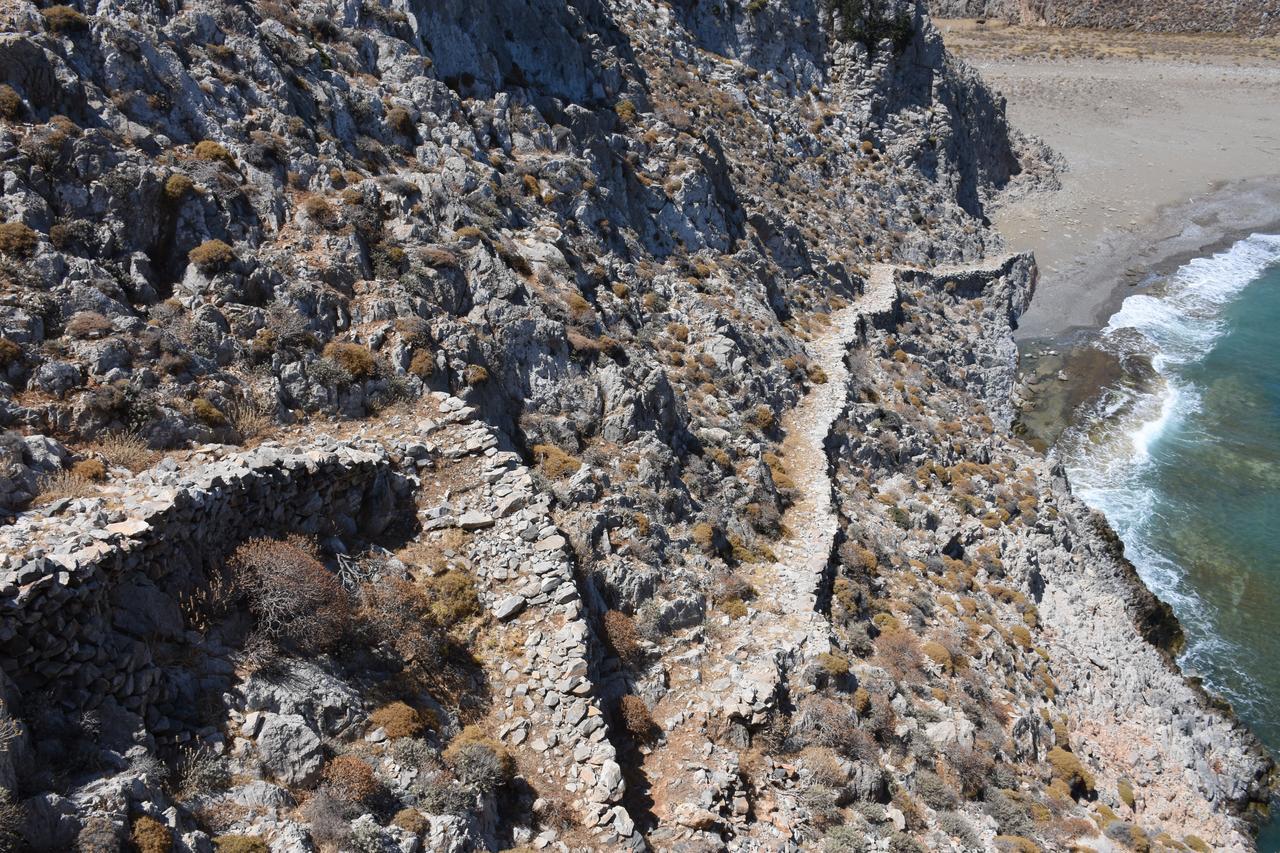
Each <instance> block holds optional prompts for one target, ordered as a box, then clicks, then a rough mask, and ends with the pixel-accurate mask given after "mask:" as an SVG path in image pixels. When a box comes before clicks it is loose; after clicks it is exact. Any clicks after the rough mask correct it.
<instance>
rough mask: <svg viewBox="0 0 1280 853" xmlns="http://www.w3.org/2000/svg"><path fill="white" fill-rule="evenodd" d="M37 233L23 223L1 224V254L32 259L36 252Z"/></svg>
mask: <svg viewBox="0 0 1280 853" xmlns="http://www.w3.org/2000/svg"><path fill="white" fill-rule="evenodd" d="M37 244H38V239H37V237H36V232H35V231H33V230H32V229H31V228H29V227H28V226H27V225H26V223H23V222H5V223H4V224H0V252H4V253H5V254H6V255H10V256H11V257H15V258H26V257H30V256H31V254H32V253H33V252H34V251H35V250H36V245H37Z"/></svg>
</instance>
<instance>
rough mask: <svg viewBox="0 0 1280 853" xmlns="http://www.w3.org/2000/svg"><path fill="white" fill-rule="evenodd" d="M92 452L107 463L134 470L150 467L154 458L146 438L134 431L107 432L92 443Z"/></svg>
mask: <svg viewBox="0 0 1280 853" xmlns="http://www.w3.org/2000/svg"><path fill="white" fill-rule="evenodd" d="M93 452H94V453H96V454H98V455H99V456H101V457H103V458H104V459H106V460H107V464H108V465H118V466H120V467H122V468H128V469H129V470H130V471H134V472H137V471H141V470H142V469H144V468H148V467H150V466H151V463H152V462H153V461H154V460H155V454H154V453H153V452H152V451H151V449H150V448H149V447H147V442H146V440H145V439H144V438H142V436H140V435H137V434H134V433H125V432H114V433H108V434H106V435H104V436H103V437H102V438H100V439H98V441H97V442H96V443H95V444H94V445H93Z"/></svg>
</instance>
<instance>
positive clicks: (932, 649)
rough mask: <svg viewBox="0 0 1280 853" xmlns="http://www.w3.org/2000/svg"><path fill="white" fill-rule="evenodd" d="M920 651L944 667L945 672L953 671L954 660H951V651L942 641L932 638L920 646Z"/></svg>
mask: <svg viewBox="0 0 1280 853" xmlns="http://www.w3.org/2000/svg"><path fill="white" fill-rule="evenodd" d="M920 651H922V652H924V653H925V655H926V656H927V657H928V658H929V659H930V660H932V661H933V662H934V663H936V664H937V665H938V666H940V667H941V668H942V671H943V672H951V670H952V667H953V665H954V664H953V661H952V660H951V652H949V651H947V647H946V646H944V645H942V643H938V642H934V641H933V640H930V641H929V642H927V643H925V644H924V645H923V646H921V647H920Z"/></svg>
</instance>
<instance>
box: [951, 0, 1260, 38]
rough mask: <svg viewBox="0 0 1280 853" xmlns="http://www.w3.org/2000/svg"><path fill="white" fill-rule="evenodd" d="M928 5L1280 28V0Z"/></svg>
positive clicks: (1018, 15)
mask: <svg viewBox="0 0 1280 853" xmlns="http://www.w3.org/2000/svg"><path fill="white" fill-rule="evenodd" d="M929 11H930V12H932V13H933V14H934V15H937V16H938V17H940V18H989V19H991V20H1003V21H1009V22H1011V23H1020V24H1048V25H1049V26H1053V27H1091V28H1095V29H1104V30H1134V31H1137V32H1150V33H1239V34H1241V35H1246V36H1267V35H1275V34H1276V33H1278V32H1280V4H1277V3H1276V2H1275V0H1225V2H1212V0H1209V2H1205V0H1173V2H1170V0H1127V2H1106V0H929Z"/></svg>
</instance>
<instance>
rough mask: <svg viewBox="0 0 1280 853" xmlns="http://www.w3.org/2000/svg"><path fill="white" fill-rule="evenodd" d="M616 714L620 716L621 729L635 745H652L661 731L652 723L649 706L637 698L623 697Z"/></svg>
mask: <svg viewBox="0 0 1280 853" xmlns="http://www.w3.org/2000/svg"><path fill="white" fill-rule="evenodd" d="M618 712H619V714H620V715H621V716H622V727H623V728H625V729H626V730H627V733H628V734H630V735H631V737H632V738H634V739H635V741H636V743H652V742H653V741H655V740H657V738H658V734H659V732H660V731H661V730H660V729H659V728H658V724H657V723H655V722H654V721H653V715H651V714H650V713H649V706H648V705H646V704H645V702H644V700H643V699H641V698H640V697H639V696H632V695H630V694H628V695H626V696H623V697H622V701H621V702H620V703H619V704H618Z"/></svg>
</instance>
